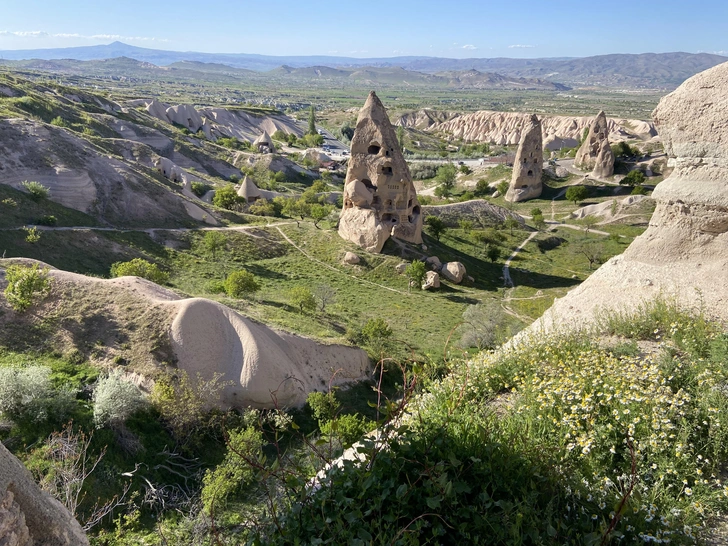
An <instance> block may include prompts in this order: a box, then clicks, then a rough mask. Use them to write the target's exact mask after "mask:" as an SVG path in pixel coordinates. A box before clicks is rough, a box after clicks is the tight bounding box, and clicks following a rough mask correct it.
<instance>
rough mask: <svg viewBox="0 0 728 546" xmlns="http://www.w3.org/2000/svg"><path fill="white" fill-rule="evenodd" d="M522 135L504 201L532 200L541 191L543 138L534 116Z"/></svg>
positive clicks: (536, 118)
mask: <svg viewBox="0 0 728 546" xmlns="http://www.w3.org/2000/svg"><path fill="white" fill-rule="evenodd" d="M522 135H523V136H522V137H521V142H520V144H519V145H518V152H516V159H515V161H514V163H513V178H511V185H510V186H509V187H508V192H507V193H506V201H511V202H514V201H525V200H527V199H534V198H536V197H539V196H540V195H541V191H543V185H542V183H541V175H542V174H543V137H542V136H541V122H540V121H539V120H538V116H536V114H534V115H532V116H531V119H530V120H529V122H528V123H527V124H526V126H525V127H524V128H523V132H522Z"/></svg>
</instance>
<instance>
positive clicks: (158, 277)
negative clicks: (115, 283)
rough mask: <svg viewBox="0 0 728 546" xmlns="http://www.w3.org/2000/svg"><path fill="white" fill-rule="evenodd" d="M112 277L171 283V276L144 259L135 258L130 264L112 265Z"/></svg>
mask: <svg viewBox="0 0 728 546" xmlns="http://www.w3.org/2000/svg"><path fill="white" fill-rule="evenodd" d="M111 276H112V277H141V278H142V279H147V280H148V281H152V282H154V283H157V284H165V283H167V282H168V281H169V274H168V273H166V272H165V271H162V270H161V269H159V266H157V264H153V263H151V262H148V261H147V260H144V259H142V258H134V259H133V260H130V261H128V262H115V263H113V264H111Z"/></svg>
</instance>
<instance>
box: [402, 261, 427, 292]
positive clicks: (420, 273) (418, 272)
mask: <svg viewBox="0 0 728 546" xmlns="http://www.w3.org/2000/svg"><path fill="white" fill-rule="evenodd" d="M404 274H405V275H407V278H408V279H409V280H410V282H409V285H410V286H412V285H414V286H422V281H424V280H425V275H426V274H427V270H426V268H425V263H424V262H421V261H419V260H415V261H414V262H412V263H411V264H409V265H408V266H407V268H406V269H405V270H404Z"/></svg>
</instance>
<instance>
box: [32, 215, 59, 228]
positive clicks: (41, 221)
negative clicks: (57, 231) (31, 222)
mask: <svg viewBox="0 0 728 546" xmlns="http://www.w3.org/2000/svg"><path fill="white" fill-rule="evenodd" d="M35 223H36V224H38V225H39V226H55V225H58V218H56V217H55V216H53V215H50V214H49V215H47V216H41V217H40V218H38V219H37V220H36V221H35Z"/></svg>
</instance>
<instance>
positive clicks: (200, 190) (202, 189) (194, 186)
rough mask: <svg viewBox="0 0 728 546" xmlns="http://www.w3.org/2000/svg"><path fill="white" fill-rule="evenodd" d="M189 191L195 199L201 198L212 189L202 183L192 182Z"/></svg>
mask: <svg viewBox="0 0 728 546" xmlns="http://www.w3.org/2000/svg"><path fill="white" fill-rule="evenodd" d="M190 189H191V191H192V193H194V194H195V195H196V196H197V197H202V196H203V195H205V194H206V193H207V192H208V191H210V190H211V189H212V188H211V187H210V185H209V184H205V183H204V182H192V183H191V184H190Z"/></svg>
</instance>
